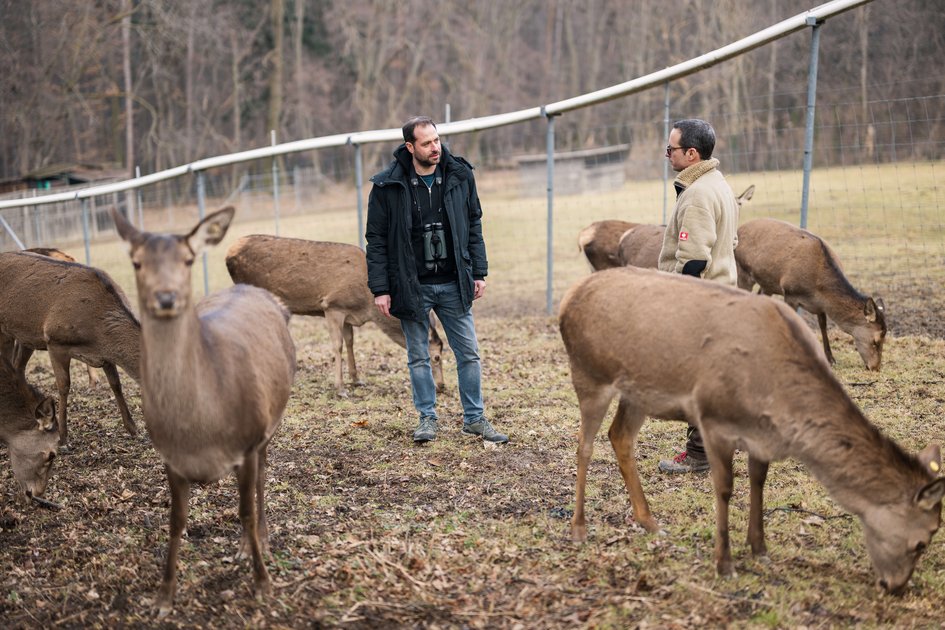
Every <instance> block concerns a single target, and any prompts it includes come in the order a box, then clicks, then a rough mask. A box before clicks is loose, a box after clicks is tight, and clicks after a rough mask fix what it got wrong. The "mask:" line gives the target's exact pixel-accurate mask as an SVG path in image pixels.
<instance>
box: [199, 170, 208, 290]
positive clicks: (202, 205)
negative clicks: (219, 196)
mask: <svg viewBox="0 0 945 630" xmlns="http://www.w3.org/2000/svg"><path fill="white" fill-rule="evenodd" d="M206 197H207V190H206V184H205V183H204V177H203V171H197V213H198V216H199V217H200V220H201V221H203V218H204V216H206V214H207V213H206ZM201 258H202V259H203V261H202V262H203V294H204V295H207V294H208V293H210V276H209V269H208V267H207V252H206V251H205V252H203V255H202V256H201Z"/></svg>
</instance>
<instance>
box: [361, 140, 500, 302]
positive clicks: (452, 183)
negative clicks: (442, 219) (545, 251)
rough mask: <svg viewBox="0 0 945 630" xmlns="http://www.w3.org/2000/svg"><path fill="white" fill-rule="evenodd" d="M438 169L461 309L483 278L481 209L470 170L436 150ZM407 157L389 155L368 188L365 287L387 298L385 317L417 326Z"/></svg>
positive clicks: (417, 283) (401, 150) (417, 287)
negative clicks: (475, 282) (391, 158)
mask: <svg viewBox="0 0 945 630" xmlns="http://www.w3.org/2000/svg"><path fill="white" fill-rule="evenodd" d="M441 150H442V155H443V157H442V159H441V160H440V164H442V165H443V167H444V185H443V188H444V191H443V206H444V209H445V210H446V217H447V220H448V221H449V223H450V228H451V229H452V234H453V252H454V258H455V262H456V269H457V276H458V278H457V280H458V282H459V293H460V296H461V297H462V300H463V305H464V306H465V307H466V308H467V309H468V308H469V307H470V306H472V301H473V292H474V287H473V279H474V278H475V279H481V278H485V277H486V274H488V272H489V264H488V262H487V261H486V244H485V242H484V241H483V240H482V207H481V205H480V203H479V194H478V192H477V191H476V179H475V177H473V172H472V171H473V167H472V165H471V164H469V162H467V161H466V160H464V159H463V158H461V157H458V156H453V155H451V154H450V153H449V151H448V150H447V148H446V147H445V146H443V147H442V149H441ZM411 160H412V156H411V155H410V152H409V151H408V150H407V147H406V145H404V144H401V145H400V146H399V147H397V149H396V150H395V151H394V161H393V162H391V164H390V165H389V166H388V167H387V168H386V169H384V170H383V171H381V172H380V173H378V174H376V175H375V176H374V177H372V178H371V182H372V183H373V184H374V187H373V188H372V189H371V195H370V197H369V199H368V217H367V226H366V228H365V234H364V237H365V240H366V241H367V266H368V287H369V288H370V289H371V292H372V293H373V294H374V295H375V296H379V295H385V294H390V296H391V306H390V312H391V314H392V315H394V316H395V317H399V318H400V319H407V320H413V321H423V319H424V317H423V311H422V308H421V304H420V281H419V279H418V277H417V263H416V258H415V256H414V252H413V246H412V245H411V240H410V229H411V226H412V222H413V219H414V217H413V216H411V212H410V208H411V205H412V204H411V199H410V190H409V189H408V188H407V186H408V185H409V177H410V172H411V166H410V165H411Z"/></svg>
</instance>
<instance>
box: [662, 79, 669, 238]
mask: <svg viewBox="0 0 945 630" xmlns="http://www.w3.org/2000/svg"><path fill="white" fill-rule="evenodd" d="M669 132H670V128H669V82H668V81H667V82H666V96H665V103H664V104H663V137H664V138H669ZM668 207H669V160H663V225H666V210H667V208H668Z"/></svg>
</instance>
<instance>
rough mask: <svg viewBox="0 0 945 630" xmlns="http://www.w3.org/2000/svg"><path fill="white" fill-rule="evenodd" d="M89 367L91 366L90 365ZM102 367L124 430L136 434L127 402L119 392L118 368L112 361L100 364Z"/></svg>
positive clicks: (129, 433) (136, 428) (136, 429)
mask: <svg viewBox="0 0 945 630" xmlns="http://www.w3.org/2000/svg"><path fill="white" fill-rule="evenodd" d="M89 369H92V368H91V367H90V368H89ZM102 369H103V370H104V371H105V378H107V379H108V384H109V385H110V386H111V388H112V392H114V394H115V402H116V403H118V411H120V412H121V422H122V424H124V425H125V430H126V431H127V432H128V435H132V436H134V435H138V427H136V426H135V421H134V420H133V419H132V417H131V412H130V411H129V410H128V403H126V402H125V396H124V394H122V392H121V381H120V380H118V368H116V367H115V364H114V363H109V362H108V361H106V362H105V363H104V364H103V365H102Z"/></svg>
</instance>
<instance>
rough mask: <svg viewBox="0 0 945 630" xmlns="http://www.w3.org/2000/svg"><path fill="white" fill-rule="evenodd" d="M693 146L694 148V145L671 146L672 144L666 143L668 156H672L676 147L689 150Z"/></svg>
mask: <svg viewBox="0 0 945 630" xmlns="http://www.w3.org/2000/svg"><path fill="white" fill-rule="evenodd" d="M691 148H692V147H674V146H670V145H668V144H667V145H666V157H669V156H671V155H672V154H673V151H675V150H676V149H682V150H683V151H688V150H689V149H691Z"/></svg>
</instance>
